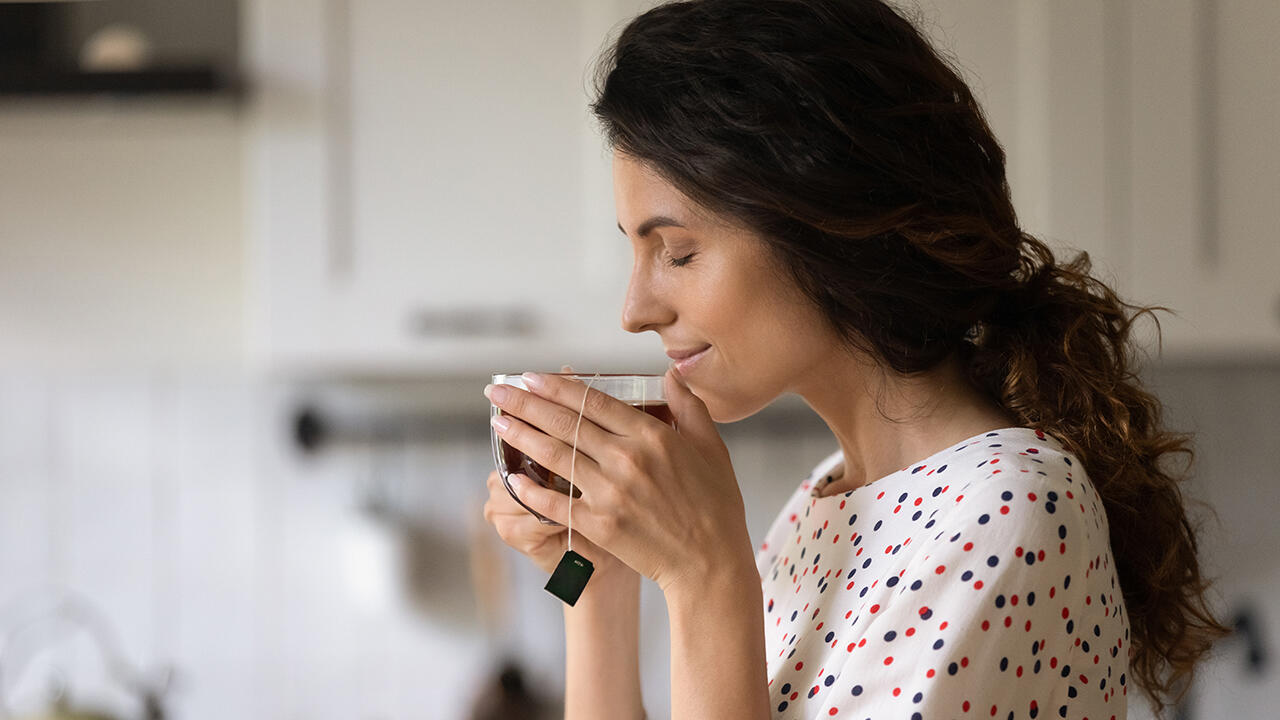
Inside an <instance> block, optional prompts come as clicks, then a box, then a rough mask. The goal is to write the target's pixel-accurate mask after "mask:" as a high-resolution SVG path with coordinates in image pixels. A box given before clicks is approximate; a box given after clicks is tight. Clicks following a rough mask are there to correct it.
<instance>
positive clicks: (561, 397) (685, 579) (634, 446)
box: [494, 366, 754, 593]
mask: <svg viewBox="0 0 1280 720" xmlns="http://www.w3.org/2000/svg"><path fill="white" fill-rule="evenodd" d="M539 377H541V378H542V379H543V381H544V384H543V387H541V388H533V389H532V390H531V391H525V390H521V389H520V388H516V387H512V386H503V389H504V390H506V391H507V393H506V394H507V397H506V398H505V399H504V398H497V397H496V396H495V400H494V402H495V404H497V405H498V407H500V408H501V409H502V410H503V414H504V416H506V417H507V418H508V419H509V420H510V422H511V425H510V427H509V428H508V429H507V430H505V431H499V433H500V435H501V437H502V438H503V440H505V441H506V442H507V443H508V444H510V445H512V446H513V447H516V448H519V449H520V450H521V451H523V452H525V453H527V454H528V455H529V456H530V457H532V458H533V459H534V460H535V461H537V462H538V464H540V465H542V466H543V467H545V468H547V469H548V470H550V471H551V472H554V473H556V474H558V475H561V476H563V477H569V474H570V463H573V468H572V470H573V473H574V483H575V485H576V486H578V487H580V488H581V489H582V497H581V498H575V500H574V502H573V529H574V532H575V533H581V535H582V536H585V537H586V538H589V539H590V540H591V541H592V542H593V543H594V544H595V545H597V546H598V547H599V548H600V549H602V550H604V551H606V552H608V553H610V554H612V555H613V556H614V557H616V558H617V559H618V560H620V561H622V562H623V563H625V564H626V565H627V566H629V567H631V568H632V569H634V570H635V571H636V572H639V573H640V574H642V575H644V576H645V577H647V578H649V579H651V580H653V581H654V582H655V583H657V584H658V586H659V587H660V588H662V590H663V592H664V593H666V592H668V591H669V590H670V589H671V588H672V587H674V586H676V585H690V584H692V585H696V584H697V583H699V582H700V578H701V577H702V576H703V575H704V574H705V573H706V572H708V571H710V570H713V569H722V568H728V569H732V570H735V571H736V570H738V569H740V568H742V567H746V566H749V565H751V564H752V562H753V559H754V555H753V554H752V546H751V540H750V537H749V535H748V533H747V527H746V515H745V511H744V508H743V502H742V494H741V492H740V490H739V489H738V484H737V478H736V477H735V475H734V472H733V465H732V462H731V461H730V458H729V451H728V448H727V447H725V444H724V442H723V441H722V440H721V438H720V434H719V432H718V431H717V430H716V427H715V423H714V422H713V421H712V419H711V415H710V413H708V412H707V408H706V405H705V404H704V403H703V402H702V400H700V399H699V398H698V397H697V396H696V395H694V394H693V393H692V391H690V390H689V388H688V387H687V386H686V385H685V384H684V383H683V381H682V379H681V378H680V376H679V373H678V372H677V371H676V370H675V368H674V366H673V367H671V368H670V369H668V371H667V374H666V376H665V378H664V382H665V384H666V393H667V403H668V405H669V406H670V408H671V410H672V412H673V414H674V415H675V418H676V426H677V427H678V428H679V430H678V431H677V430H676V429H674V428H672V427H671V426H670V425H667V424H665V423H663V422H662V421H660V420H658V419H657V418H655V417H653V416H652V415H649V414H647V413H645V412H642V411H640V410H638V409H636V408H634V407H632V406H630V405H627V404H626V403H624V402H622V401H620V400H618V399H616V398H613V397H611V396H609V395H606V394H605V393H603V392H600V391H598V390H596V389H594V388H587V386H586V383H583V382H578V381H575V380H570V379H568V378H564V377H559V376H556V375H545V374H544V375H540V376H539ZM530 387H532V386H530ZM584 389H586V403H585V407H584V404H583V391H584ZM579 408H582V421H581V425H580V427H579V424H578V411H579ZM575 427H577V428H578V430H577V432H578V436H577V455H576V459H575V457H574V454H573V442H574V430H575ZM516 493H517V495H519V496H520V499H521V501H523V502H524V503H525V504H526V505H528V506H529V507H530V508H532V509H534V510H536V511H537V512H539V513H541V514H542V515H544V516H546V517H548V518H550V519H552V520H555V521H556V522H558V523H561V524H563V525H568V520H569V498H568V497H567V496H565V495H563V494H561V493H558V492H556V491H554V490H549V489H546V488H543V487H541V486H539V485H537V484H536V483H532V482H530V483H526V484H525V485H524V486H522V487H520V488H517V489H516ZM517 507H518V505H517ZM535 522H536V519H535ZM574 542H575V544H576V543H577V539H576V537H575V541H574Z"/></svg>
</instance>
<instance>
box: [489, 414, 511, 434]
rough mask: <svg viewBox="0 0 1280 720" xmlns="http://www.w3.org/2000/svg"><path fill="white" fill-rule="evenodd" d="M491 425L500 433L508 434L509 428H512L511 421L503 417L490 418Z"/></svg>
mask: <svg viewBox="0 0 1280 720" xmlns="http://www.w3.org/2000/svg"><path fill="white" fill-rule="evenodd" d="M489 424H490V425H493V426H494V427H496V428H498V432H506V431H507V428H509V427H511V421H510V420H508V419H506V418H504V417H502V416H501V415H494V416H493V417H492V418H489Z"/></svg>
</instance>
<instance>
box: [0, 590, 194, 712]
mask: <svg viewBox="0 0 1280 720" xmlns="http://www.w3.org/2000/svg"><path fill="white" fill-rule="evenodd" d="M34 599H35V600H36V601H37V604H36V605H35V608H34V611H33V612H28V613H27V617H25V618H22V619H21V620H19V621H17V622H15V623H13V624H12V627H7V628H0V630H4V634H3V635H2V636H0V718H3V719H4V720H10V719H12V720H121V718H120V716H119V715H117V714H115V713H113V712H110V711H108V710H104V709H90V708H86V707H75V705H74V703H73V701H72V699H71V696H70V693H69V685H70V683H69V682H68V679H67V678H66V675H65V671H62V670H60V669H56V668H55V672H53V673H50V674H51V675H52V677H51V679H50V680H51V681H50V688H49V698H48V702H49V704H50V707H49V708H48V709H46V710H44V711H42V712H40V713H38V714H36V715H25V714H24V715H14V713H13V710H12V709H11V708H10V705H9V702H10V698H9V697H8V695H7V693H8V687H9V683H10V681H9V680H8V678H9V676H13V677H18V678H20V677H21V675H22V673H21V671H22V670H23V669H24V665H25V664H26V662H27V661H30V660H31V658H32V656H34V655H36V654H37V652H38V651H39V650H42V649H44V647H45V646H47V645H51V644H53V643H54V642H55V641H58V640H64V639H65V637H66V635H67V634H68V633H67V630H68V628H67V627H65V626H66V625H72V626H73V627H72V628H70V629H71V630H81V631H84V632H85V633H86V634H87V635H88V636H89V638H90V639H91V640H92V642H93V647H94V648H95V649H96V650H97V651H98V653H99V655H100V656H101V658H102V662H103V666H104V667H106V669H107V672H108V673H109V675H110V678H111V680H112V681H114V682H115V683H118V684H119V685H120V686H122V687H123V688H125V689H126V690H127V691H128V692H129V693H131V694H132V695H134V696H135V697H136V698H137V700H138V705H139V707H140V708H141V711H140V712H141V714H140V716H139V717H138V720H164V718H165V717H167V714H166V711H165V707H164V704H163V702H162V700H163V697H164V695H165V694H166V693H167V692H168V691H169V689H170V688H171V686H172V685H173V684H174V671H173V668H172V667H171V666H166V667H164V668H162V669H161V671H160V673H159V676H158V678H150V677H146V676H144V675H143V674H142V673H139V672H138V671H137V670H136V669H134V668H133V667H131V666H130V665H129V663H127V662H126V661H125V660H124V657H123V655H122V654H121V653H120V651H119V649H118V648H117V646H116V642H115V638H114V636H113V634H112V633H111V629H110V626H109V625H108V623H107V621H106V618H104V617H103V616H102V615H101V614H100V613H99V612H98V611H97V609H96V608H94V606H93V604H92V603H90V602H89V601H88V599H87V598H83V597H80V596H78V595H77V594H75V593H73V592H70V591H65V590H63V591H59V593H58V597H56V598H55V599H54V600H53V601H52V602H49V598H47V597H43V596H42V595H37V596H35V597H34ZM17 604H18V603H14V605H17ZM11 614H14V613H13V611H12V606H11V607H10V608H7V609H6V612H5V613H4V615H5V616H9V615H11ZM51 621H52V622H51ZM28 638H33V639H34V642H32V640H28ZM24 649H25V650H26V653H25V655H26V657H18V658H17V660H18V661H19V662H15V656H18V655H19V651H21V650H24Z"/></svg>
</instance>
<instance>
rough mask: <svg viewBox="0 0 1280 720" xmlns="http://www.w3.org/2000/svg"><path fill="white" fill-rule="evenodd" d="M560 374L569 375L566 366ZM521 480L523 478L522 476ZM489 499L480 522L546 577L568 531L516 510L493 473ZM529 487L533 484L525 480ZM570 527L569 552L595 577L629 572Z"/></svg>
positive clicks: (558, 561)
mask: <svg viewBox="0 0 1280 720" xmlns="http://www.w3.org/2000/svg"><path fill="white" fill-rule="evenodd" d="M561 372H573V369H572V368H570V367H569V366H568V365H565V366H564V367H562V368H561ZM522 477H523V476H522ZM487 484H488V489H489V499H488V500H486V501H485V503H484V519H485V521H486V522H488V523H490V524H491V525H493V527H494V529H495V530H497V531H498V536H499V537H501V538H502V541H503V542H504V543H506V544H507V545H509V546H511V547H513V548H515V549H516V550H519V551H520V552H521V553H523V554H524V555H525V556H526V557H528V558H529V559H530V560H532V561H533V563H534V564H535V565H537V566H538V567H539V568H541V569H542V571H543V572H545V573H547V574H548V575H550V574H551V573H552V571H554V570H555V569H556V565H558V564H559V563H560V558H561V557H563V556H564V551H565V549H566V547H567V546H568V537H567V536H568V528H566V527H563V526H557V525H548V524H546V523H544V522H542V521H541V520H539V519H538V518H536V517H534V515H533V514H532V513H530V512H529V511H528V510H525V509H524V508H522V507H520V504H519V503H517V502H516V501H515V500H514V499H513V498H512V497H511V493H508V492H507V488H506V487H505V486H504V485H503V484H502V476H501V475H500V474H498V471H497V470H494V471H493V472H491V473H489V479H488V482H487ZM529 484H533V482H532V481H529ZM577 530H578V528H576V527H575V528H574V538H573V550H574V552H576V553H578V554H579V555H582V556H583V557H585V558H586V559H588V560H590V561H591V564H592V565H593V566H594V568H595V570H594V572H593V575H595V576H596V577H597V583H598V582H599V578H600V577H602V576H609V575H613V574H615V573H617V572H621V571H625V572H627V573H633V572H634V571H632V570H631V569H630V568H628V567H627V566H626V565H623V564H622V563H621V562H619V561H618V559H617V558H615V557H614V556H612V555H610V554H609V553H607V552H605V551H604V550H601V549H600V548H599V547H598V546H596V544H595V543H593V542H591V541H590V540H588V539H587V538H585V537H583V536H582V535H580V534H579V533H578V532H577Z"/></svg>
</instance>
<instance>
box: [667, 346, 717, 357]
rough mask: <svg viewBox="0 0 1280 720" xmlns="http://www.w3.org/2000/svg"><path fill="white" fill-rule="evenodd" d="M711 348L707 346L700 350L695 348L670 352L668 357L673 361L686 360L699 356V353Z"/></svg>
mask: <svg viewBox="0 0 1280 720" xmlns="http://www.w3.org/2000/svg"><path fill="white" fill-rule="evenodd" d="M709 347H711V346H710V345H706V346H703V347H700V348H694V349H692V350H668V351H667V357H669V358H671V359H672V360H684V359H685V358H688V357H693V356H694V355H697V354H698V353H700V352H702V351H703V350H706V349H707V348H709Z"/></svg>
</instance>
